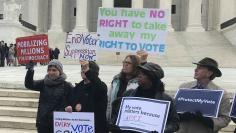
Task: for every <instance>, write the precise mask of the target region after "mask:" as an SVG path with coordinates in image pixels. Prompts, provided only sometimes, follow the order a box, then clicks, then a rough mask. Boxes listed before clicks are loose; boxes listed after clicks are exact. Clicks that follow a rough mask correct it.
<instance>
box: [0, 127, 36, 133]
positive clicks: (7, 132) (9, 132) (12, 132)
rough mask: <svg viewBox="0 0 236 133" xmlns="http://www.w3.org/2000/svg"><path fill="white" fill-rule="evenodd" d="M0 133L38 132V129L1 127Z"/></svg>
mask: <svg viewBox="0 0 236 133" xmlns="http://www.w3.org/2000/svg"><path fill="white" fill-rule="evenodd" d="M0 133H37V131H36V130H26V129H13V128H0Z"/></svg>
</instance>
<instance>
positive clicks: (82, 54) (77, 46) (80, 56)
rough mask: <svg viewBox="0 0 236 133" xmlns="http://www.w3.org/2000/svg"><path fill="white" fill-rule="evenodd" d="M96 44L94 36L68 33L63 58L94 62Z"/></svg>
mask: <svg viewBox="0 0 236 133" xmlns="http://www.w3.org/2000/svg"><path fill="white" fill-rule="evenodd" d="M97 43H98V37H97V35H96V34H90V33H73V32H70V33H68V34H67V37H66V44H65V51H64V57H65V58H69V59H74V60H88V61H95V60H96V59H97Z"/></svg>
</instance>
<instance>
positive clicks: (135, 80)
mask: <svg viewBox="0 0 236 133" xmlns="http://www.w3.org/2000/svg"><path fill="white" fill-rule="evenodd" d="M147 56H148V54H147V53H146V52H145V51H139V52H138V53H137V54H133V55H132V54H131V55H127V56H126V57H125V59H124V60H123V62H122V63H123V67H122V70H121V71H120V72H119V74H117V75H115V76H114V78H113V80H112V82H111V88H110V89H109V91H108V89H107V85H106V84H105V83H104V82H103V81H101V79H100V78H99V66H98V65H97V63H96V62H94V61H81V77H82V79H83V80H82V81H81V82H79V83H78V84H76V85H75V87H73V86H72V84H71V83H69V82H67V81H66V78H67V77H66V74H65V73H64V71H63V65H62V64H61V63H60V62H59V61H58V60H55V59H54V60H51V61H50V62H49V64H48V67H47V75H46V76H45V78H44V79H42V80H37V81H36V80H33V76H34V69H33V65H31V67H28V71H27V73H26V77H25V86H26V87H27V88H29V89H32V90H36V91H40V97H39V107H38V112H37V121H36V126H37V130H38V132H39V133H52V132H53V112H54V111H66V112H93V113H94V115H95V133H108V132H112V133H136V131H130V130H122V129H120V127H119V126H117V125H116V120H117V116H118V112H119V108H120V104H121V99H122V98H123V97H142V98H150V99H157V100H166V101H170V109H169V114H168V118H167V123H166V126H165V130H164V132H165V133H174V132H177V133H217V132H218V131H219V130H221V129H222V128H224V127H226V126H227V125H228V124H229V122H230V117H229V110H230V101H229V97H228V95H227V92H226V91H224V95H223V97H222V100H221V103H220V109H219V113H218V117H217V118H210V117H204V116H203V114H202V112H200V111H196V112H184V113H179V114H178V113H177V111H176V105H175V100H174V99H173V98H172V97H171V96H169V95H168V94H166V93H165V85H164V83H163V81H162V78H164V76H165V74H164V71H163V69H162V68H161V66H160V65H158V64H156V63H152V62H148V61H147ZM194 64H195V65H196V69H195V73H194V79H195V81H192V82H188V83H184V84H182V85H180V88H190V89H203V88H204V89H209V90H221V89H222V88H221V87H219V86H217V85H216V84H215V83H214V82H213V80H214V79H215V78H216V77H221V75H222V73H221V71H220V70H219V68H218V63H217V62H216V61H215V60H214V59H212V58H208V57H206V58H203V59H202V60H200V61H199V62H196V63H194ZM233 120H234V121H235V119H233ZM151 132H152V133H157V131H151Z"/></svg>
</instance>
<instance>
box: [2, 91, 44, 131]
mask: <svg viewBox="0 0 236 133" xmlns="http://www.w3.org/2000/svg"><path fill="white" fill-rule="evenodd" d="M38 97H39V93H38V92H34V91H30V90H26V89H4V88H0V132H1V133H3V132H10V133H36V127H35V121H36V113H37V107H38Z"/></svg>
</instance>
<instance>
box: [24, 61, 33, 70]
mask: <svg viewBox="0 0 236 133" xmlns="http://www.w3.org/2000/svg"><path fill="white" fill-rule="evenodd" d="M25 69H28V70H30V71H33V70H34V62H33V61H32V60H30V61H29V63H28V64H26V67H25Z"/></svg>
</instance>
